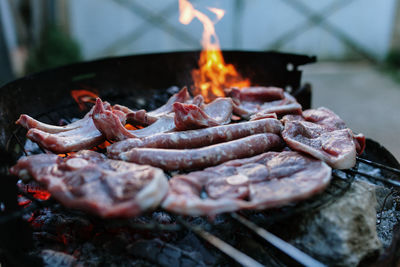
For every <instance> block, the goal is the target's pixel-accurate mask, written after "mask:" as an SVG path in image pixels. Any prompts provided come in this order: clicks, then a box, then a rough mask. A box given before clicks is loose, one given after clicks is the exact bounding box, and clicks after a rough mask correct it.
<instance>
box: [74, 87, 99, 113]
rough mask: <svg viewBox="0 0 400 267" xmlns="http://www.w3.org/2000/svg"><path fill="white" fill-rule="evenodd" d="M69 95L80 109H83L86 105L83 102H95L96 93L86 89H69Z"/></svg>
mask: <svg viewBox="0 0 400 267" xmlns="http://www.w3.org/2000/svg"><path fill="white" fill-rule="evenodd" d="M71 96H72V97H73V98H74V99H75V101H76V103H78V105H79V109H80V110H85V109H86V108H87V107H86V105H85V103H93V104H95V103H96V98H97V97H98V95H97V93H94V92H91V91H88V90H71Z"/></svg>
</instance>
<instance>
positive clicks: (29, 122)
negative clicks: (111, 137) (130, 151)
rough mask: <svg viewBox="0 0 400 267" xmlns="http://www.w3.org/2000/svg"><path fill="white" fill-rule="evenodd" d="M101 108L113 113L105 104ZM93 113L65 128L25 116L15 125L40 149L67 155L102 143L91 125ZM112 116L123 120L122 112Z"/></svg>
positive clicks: (97, 132)
mask: <svg viewBox="0 0 400 267" xmlns="http://www.w3.org/2000/svg"><path fill="white" fill-rule="evenodd" d="M101 107H102V109H103V110H107V111H109V112H113V111H111V106H110V104H108V103H107V102H104V103H101ZM93 112H94V107H93V108H92V109H91V110H90V111H89V112H88V113H87V114H86V115H85V116H84V117H83V118H82V119H80V120H77V121H75V122H73V123H70V124H68V125H65V126H55V125H49V124H45V123H42V122H40V121H37V120H35V119H33V118H31V117H30V116H28V115H25V114H23V115H21V116H20V118H19V119H18V121H17V122H16V123H17V124H19V125H21V126H23V127H25V128H26V129H28V132H27V134H26V136H27V137H28V138H29V139H30V140H32V141H34V142H36V143H38V144H39V146H41V147H42V148H45V149H47V150H50V151H51V152H54V153H58V154H61V153H69V152H72V151H79V150H82V149H90V148H92V147H94V146H96V145H99V144H101V143H102V142H104V140H105V139H104V136H103V134H102V133H101V132H100V131H99V130H97V128H96V126H95V125H94V123H93V120H92V116H93ZM114 115H115V117H116V119H117V120H118V121H124V120H125V115H124V114H123V113H122V112H118V111H115V112H114Z"/></svg>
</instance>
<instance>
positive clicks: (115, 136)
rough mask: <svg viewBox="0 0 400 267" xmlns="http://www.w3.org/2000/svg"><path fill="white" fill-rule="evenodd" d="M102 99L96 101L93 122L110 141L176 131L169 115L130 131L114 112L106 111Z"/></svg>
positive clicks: (172, 118)
mask: <svg viewBox="0 0 400 267" xmlns="http://www.w3.org/2000/svg"><path fill="white" fill-rule="evenodd" d="M102 103H103V102H102V101H101V99H100V98H98V99H96V105H95V108H94V112H93V122H94V125H95V126H96V128H97V129H98V130H99V131H100V132H101V133H102V134H103V135H104V136H105V137H106V138H107V139H109V140H125V139H127V138H136V137H145V136H149V135H153V134H157V133H162V132H168V131H172V130H174V129H175V124H174V117H173V115H172V114H167V115H163V116H161V117H159V118H158V119H157V121H156V122H155V123H153V124H151V125H150V126H147V127H145V128H142V129H139V130H128V129H126V128H125V127H124V125H123V123H122V122H121V120H120V119H119V118H118V116H117V115H116V114H115V112H114V111H110V110H106V109H104V107H103V104H102Z"/></svg>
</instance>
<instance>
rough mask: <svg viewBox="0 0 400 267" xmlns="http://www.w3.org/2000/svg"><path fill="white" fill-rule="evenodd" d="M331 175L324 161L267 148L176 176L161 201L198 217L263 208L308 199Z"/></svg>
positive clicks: (179, 211) (167, 205)
mask: <svg viewBox="0 0 400 267" xmlns="http://www.w3.org/2000/svg"><path fill="white" fill-rule="evenodd" d="M330 179H331V168H330V167H329V166H328V165H327V164H326V163H324V162H322V161H320V160H316V159H313V158H311V157H309V156H306V155H303V154H300V153H298V152H294V151H284V152H267V153H263V154H261V155H258V156H254V157H251V158H245V159H237V160H232V161H228V162H225V163H223V164H221V165H219V166H215V167H210V168H207V169H205V170H202V171H197V172H191V173H188V174H182V175H176V176H174V177H173V178H172V179H171V180H170V181H169V184H170V188H169V192H168V194H167V196H166V198H165V199H164V201H163V202H162V204H161V205H162V207H163V208H165V209H166V210H168V211H171V212H175V213H178V214H185V215H193V216H195V215H215V214H218V213H222V212H232V211H236V210H240V209H255V210H262V209H266V208H275V207H280V206H283V205H286V204H288V203H291V202H294V201H299V200H302V199H306V198H309V197H310V196H312V195H315V194H317V193H319V192H321V191H323V190H324V189H325V187H326V186H327V185H328V184H329V181H330ZM203 189H204V191H205V192H204V193H205V194H206V195H207V197H206V198H205V197H204V193H202V191H203Z"/></svg>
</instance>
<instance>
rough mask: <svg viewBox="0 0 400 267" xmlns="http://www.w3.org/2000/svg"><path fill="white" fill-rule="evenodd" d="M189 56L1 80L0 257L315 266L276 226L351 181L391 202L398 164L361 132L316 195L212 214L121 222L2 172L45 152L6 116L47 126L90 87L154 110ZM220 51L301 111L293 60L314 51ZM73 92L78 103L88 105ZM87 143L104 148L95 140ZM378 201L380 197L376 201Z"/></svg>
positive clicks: (12, 261)
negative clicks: (351, 162) (350, 156)
mask: <svg viewBox="0 0 400 267" xmlns="http://www.w3.org/2000/svg"><path fill="white" fill-rule="evenodd" d="M199 54H200V52H199V51H191V52H175V53H161V54H148V55H136V56H127V57H118V58H109V59H102V60H97V61H92V62H86V63H79V64H73V65H69V66H65V67H61V68H57V69H52V70H48V71H45V72H41V73H37V74H33V75H30V76H27V77H24V78H22V79H19V80H17V81H14V82H12V83H9V84H7V85H5V86H4V87H3V88H1V96H0V114H1V115H0V146H1V148H2V151H4V152H2V154H3V155H2V156H3V159H8V160H3V161H2V163H1V165H0V171H1V173H0V174H1V176H2V179H1V182H0V183H1V187H0V188H1V189H2V190H3V193H2V194H1V195H0V198H1V200H0V201H1V203H0V204H1V212H2V214H1V217H0V233H1V235H2V238H1V240H2V241H1V243H0V261H1V263H2V264H4V265H5V266H7V265H10V266H11V265H23V264H26V263H27V262H29V263H31V264H37V265H42V264H43V263H46V264H55V265H63V266H69V265H74V264H76V263H83V264H85V265H86V264H87V265H90V264H93V265H96V264H99V263H102V264H110V263H116V264H118V263H119V265H129V266H130V265H135V264H136V265H141V266H147V265H148V266H150V265H151V264H154V263H156V264H158V265H162V266H165V265H171V264H173V265H181V266H194V265H196V266H198V265H200V266H201V265H202V264H203V265H206V264H207V265H208V264H212V265H232V264H233V265H234V264H237V263H239V264H242V265H247V266H261V265H277V266H279V265H284V264H292V263H300V264H303V265H315V266H316V265H323V263H328V262H324V259H322V258H321V259H318V258H313V257H311V256H309V255H307V254H306V253H304V252H302V251H301V250H298V249H296V247H294V246H292V245H290V244H289V243H288V242H286V241H284V240H283V239H288V238H287V236H286V234H283V233H284V232H285V231H287V230H286V229H284V228H285V225H286V223H284V222H285V221H288V220H292V219H293V218H297V217H299V216H302V214H304V213H310V212H315V211H316V210H318V209H320V208H321V207H322V206H325V205H328V204H329V203H331V202H334V201H335V200H337V199H338V198H339V197H341V196H342V195H343V194H345V193H346V192H347V191H348V190H349V188H350V187H351V186H352V183H353V181H354V180H356V179H365V180H368V181H370V182H372V183H376V184H380V185H382V186H383V187H385V188H388V189H390V190H389V191H390V195H391V196H393V195H394V196H395V198H393V199H394V200H392V201H395V200H396V199H397V194H398V192H397V189H396V188H399V187H400V181H399V180H398V178H397V177H398V176H399V174H400V171H399V168H400V165H399V163H398V162H397V161H396V159H395V158H394V157H393V156H392V155H391V154H390V152H389V151H387V150H386V149H385V148H383V147H382V146H380V145H379V143H377V142H375V141H373V140H370V139H368V140H367V148H366V151H365V152H364V154H363V155H362V156H361V157H360V158H358V159H357V165H356V167H354V168H352V169H349V170H341V171H339V170H334V171H333V173H332V175H333V181H332V183H331V185H330V186H329V187H328V188H327V190H326V191H325V192H324V193H323V194H321V195H318V196H315V197H313V198H312V199H310V200H307V201H303V202H300V203H297V204H293V205H289V206H285V207H282V208H279V209H273V210H268V211H264V212H249V211H247V212H240V213H232V214H223V215H220V216H217V217H216V218H214V220H208V219H207V218H201V217H196V218H192V217H182V216H176V215H173V214H168V213H166V212H164V211H161V210H157V211H155V212H153V213H148V214H144V215H143V216H140V217H138V218H132V219H129V220H116V219H113V220H102V219H99V218H95V217H92V216H91V215H87V214H84V213H82V212H79V211H74V210H68V209H65V208H63V207H62V206H61V205H60V204H58V203H57V202H56V201H54V200H52V199H51V198H50V199H46V197H43V195H42V197H40V196H38V195H37V194H39V195H40V193H41V192H42V191H41V188H40V187H39V186H38V185H36V184H28V185H23V184H21V183H19V185H18V187H16V186H15V184H16V178H15V177H10V176H8V174H7V170H8V168H9V167H10V166H11V165H12V164H14V163H15V162H16V160H17V159H18V158H19V157H21V156H23V155H29V154H35V153H44V152H45V151H43V150H41V149H40V148H39V147H38V146H36V145H35V144H33V143H32V142H30V141H29V140H27V139H26V138H25V133H26V131H25V130H24V129H23V128H21V127H18V126H16V125H15V124H14V122H15V121H16V119H17V118H18V116H19V115H20V114H22V113H25V114H29V115H31V116H33V117H35V118H36V119H38V120H40V121H43V122H46V123H50V124H60V123H69V122H71V121H72V120H73V119H74V118H80V117H82V116H83V114H85V112H87V110H81V109H80V108H79V107H78V105H77V103H76V102H75V101H74V100H73V98H72V97H71V90H87V91H92V92H95V93H96V94H98V95H99V96H100V97H101V98H102V99H104V100H107V101H109V102H111V103H112V104H115V103H118V104H123V105H126V106H128V107H131V108H136V109H140V108H145V109H147V110H151V109H154V108H156V107H158V106H160V105H162V104H163V103H164V102H165V101H166V100H167V99H168V98H169V96H171V95H172V94H173V93H174V92H176V89H175V88H176V87H175V88H174V87H172V86H177V87H178V88H179V87H182V86H185V85H189V86H190V85H191V84H193V81H192V78H191V70H192V69H194V68H197V62H198V58H199ZM223 55H224V58H225V60H226V61H227V62H228V63H232V64H233V65H234V66H235V67H236V68H237V70H238V72H239V73H241V74H242V76H243V77H248V78H249V79H250V80H251V81H252V84H253V85H264V86H277V87H282V88H285V89H286V90H287V91H289V92H290V93H292V94H293V95H294V96H296V98H297V99H298V101H299V102H300V103H301V104H302V106H303V108H304V109H307V108H310V103H311V86H310V85H308V84H305V85H302V84H301V70H300V68H299V67H300V66H302V65H305V64H309V63H313V62H315V61H316V58H315V57H309V56H304V55H294V54H285V53H276V52H240V51H225V52H223ZM80 100H81V104H84V105H87V106H88V107H89V106H90V105H91V103H87V101H85V99H80ZM89 102H90V101H89ZM97 149H98V150H99V151H104V148H102V147H97ZM371 170H372V171H371ZM35 194H36V195H35ZM388 199H389V195H387V196H386V198H385V202H386V201H389V200H388ZM17 200H18V201H19V204H20V205H17ZM24 201H25V202H24ZM378 215H380V214H378ZM380 219H381V218H378V220H380ZM378 223H379V221H378ZM59 228H62V229H59ZM267 229H268V230H269V231H270V232H269V231H267ZM387 231H388V233H389V232H390V234H392V236H393V238H391V240H393V241H392V245H391V246H390V247H389V248H387V249H386V250H385V251H384V252H382V253H381V254H380V255H372V256H374V258H373V260H374V261H375V262H376V263H395V262H397V258H396V255H397V251H398V250H397V238H396V236H398V235H399V233H400V232H399V231H398V230H396V231H394V233H392V229H387ZM271 232H274V233H275V234H272V233H271ZM279 235H281V238H280V237H278V236H279ZM4 240H8V241H6V242H5V241H4ZM199 240H202V241H201V242H200V241H199ZM82 244H84V245H82ZM90 244H91V246H92V247H91V246H90ZM98 245H100V246H103V247H102V250H101V251H103V252H104V253H106V254H107V253H108V255H102V258H101V259H98V258H99V255H98V253H97V254H96V253H95V252H93V251H95V249H94V248H93V246H98ZM241 251H242V252H241ZM311 253H312V252H311ZM287 256H289V257H287ZM96 260H99V261H98V262H96ZM129 262H130V263H129ZM128 263H129V264H128ZM146 264H147V265H146Z"/></svg>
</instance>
